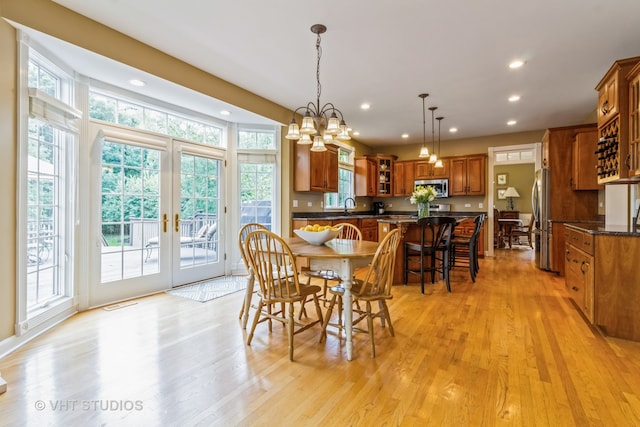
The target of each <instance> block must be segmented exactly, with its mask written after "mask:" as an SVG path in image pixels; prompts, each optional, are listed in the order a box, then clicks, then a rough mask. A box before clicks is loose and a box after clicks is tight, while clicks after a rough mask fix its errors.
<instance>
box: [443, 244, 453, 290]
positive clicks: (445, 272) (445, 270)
mask: <svg viewBox="0 0 640 427" xmlns="http://www.w3.org/2000/svg"><path fill="white" fill-rule="evenodd" d="M442 255H443V256H442V271H443V275H444V281H445V283H446V284H447V292H451V282H450V281H449V256H448V254H447V252H446V251H445V252H443V253H442Z"/></svg>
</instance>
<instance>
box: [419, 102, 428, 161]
mask: <svg viewBox="0 0 640 427" xmlns="http://www.w3.org/2000/svg"><path fill="white" fill-rule="evenodd" d="M427 96H429V94H428V93H421V94H420V95H418V97H420V98H422V147H421V148H420V154H418V157H422V158H424V157H429V149H428V148H427V116H426V113H425V109H424V99H425V98H426V97H427Z"/></svg>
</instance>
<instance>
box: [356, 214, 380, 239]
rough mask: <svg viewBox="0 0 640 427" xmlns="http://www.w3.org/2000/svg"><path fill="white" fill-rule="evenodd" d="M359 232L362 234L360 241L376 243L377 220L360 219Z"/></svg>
mask: <svg viewBox="0 0 640 427" xmlns="http://www.w3.org/2000/svg"><path fill="white" fill-rule="evenodd" d="M360 231H361V232H362V240H369V241H371V242H377V241H378V219H377V218H361V219H360Z"/></svg>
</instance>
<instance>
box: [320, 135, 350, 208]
mask: <svg viewBox="0 0 640 427" xmlns="http://www.w3.org/2000/svg"><path fill="white" fill-rule="evenodd" d="M354 154H355V153H354V151H353V149H352V148H351V147H348V148H347V147H339V148H338V192H337V193H325V195H324V206H325V209H338V208H340V209H342V208H343V207H344V204H345V201H346V200H347V198H349V197H352V198H353V197H354V192H353V186H354Z"/></svg>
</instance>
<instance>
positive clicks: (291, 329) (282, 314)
mask: <svg viewBox="0 0 640 427" xmlns="http://www.w3.org/2000/svg"><path fill="white" fill-rule="evenodd" d="M244 248H245V253H246V254H247V259H248V261H249V265H250V266H251V270H252V272H253V275H254V277H255V280H256V282H257V283H258V285H259V288H258V290H257V295H258V297H259V298H260V300H259V302H258V306H257V309H256V313H255V316H254V318H253V323H252V325H251V330H250V332H249V335H248V337H247V345H251V340H252V339H253V335H254V332H255V329H256V326H257V325H258V323H261V322H265V321H269V332H272V329H271V320H276V321H278V322H281V323H283V324H284V325H285V326H286V328H287V335H288V338H289V360H293V336H294V335H295V334H298V333H300V332H303V331H305V330H307V329H309V328H311V327H313V326H314V325H320V326H322V324H323V321H322V320H323V317H322V311H321V310H320V303H319V300H318V293H319V292H320V291H321V289H320V287H319V286H316V285H306V284H303V283H300V281H299V280H298V269H297V266H296V260H295V257H294V256H293V254H292V253H291V248H289V246H288V245H287V243H286V242H285V241H284V240H283V239H282V238H281V237H280V236H278V235H277V234H275V233H272V232H270V231H268V230H255V231H252V232H251V233H249V234H248V235H247V237H246V239H245V242H244ZM307 297H312V300H313V303H314V306H315V308H316V315H317V318H316V319H311V320H308V319H307V321H306V322H301V321H299V320H296V316H295V312H294V304H295V303H302V302H303V301H306V299H307Z"/></svg>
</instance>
